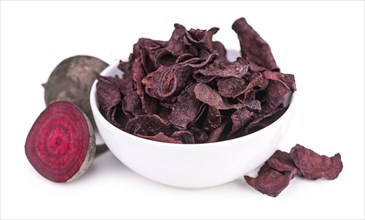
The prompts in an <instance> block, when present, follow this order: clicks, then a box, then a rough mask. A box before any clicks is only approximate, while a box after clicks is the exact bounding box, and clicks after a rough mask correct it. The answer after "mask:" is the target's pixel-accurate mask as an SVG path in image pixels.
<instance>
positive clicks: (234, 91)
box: [217, 77, 247, 98]
mask: <svg viewBox="0 0 365 220" xmlns="http://www.w3.org/2000/svg"><path fill="white" fill-rule="evenodd" d="M246 86H247V82H246V80H245V79H242V78H234V77H232V78H222V79H218V80H217V87H218V93H219V94H220V95H221V96H223V97H227V98H235V97H237V96H239V95H241V94H242V92H243V91H244V89H245V88H246Z"/></svg>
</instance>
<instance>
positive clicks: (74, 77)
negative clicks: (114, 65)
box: [43, 55, 108, 128]
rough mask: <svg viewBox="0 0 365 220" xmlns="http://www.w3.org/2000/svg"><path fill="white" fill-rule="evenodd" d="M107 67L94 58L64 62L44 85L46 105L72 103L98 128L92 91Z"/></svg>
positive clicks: (70, 58) (81, 58)
mask: <svg viewBox="0 0 365 220" xmlns="http://www.w3.org/2000/svg"><path fill="white" fill-rule="evenodd" d="M107 66H108V64H107V63H105V62H104V61H102V60H100V59H98V58H96V57H92V56H81V55H79V56H73V57H69V58H67V59H65V60H63V61H62V62H61V63H60V64H58V65H57V66H56V68H55V69H54V70H53V71H52V73H51V75H50V77H49V78H48V81H47V83H45V84H43V86H44V99H45V102H46V105H47V106H48V105H49V104H50V103H52V102H54V101H61V100H64V101H69V102H72V103H74V104H76V105H77V106H78V107H79V108H81V110H82V111H83V112H84V113H85V114H86V115H87V117H88V118H89V119H90V121H91V123H92V125H93V126H94V128H96V126H95V122H94V117H93V114H92V112H91V107H90V101H89V96H90V90H91V86H92V84H93V82H94V81H95V79H96V76H97V75H98V74H99V73H100V72H102V71H103V70H104V69H105V68H106V67H107Z"/></svg>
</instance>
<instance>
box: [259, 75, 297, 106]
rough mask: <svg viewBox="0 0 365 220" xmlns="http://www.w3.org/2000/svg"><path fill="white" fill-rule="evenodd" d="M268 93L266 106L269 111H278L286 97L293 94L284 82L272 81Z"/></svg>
mask: <svg viewBox="0 0 365 220" xmlns="http://www.w3.org/2000/svg"><path fill="white" fill-rule="evenodd" d="M266 93H267V98H266V103H265V104H266V106H267V107H268V108H269V109H276V108H278V107H279V105H281V104H284V100H285V97H286V96H287V95H288V94H290V93H291V92H290V89H289V87H287V86H286V85H285V84H284V83H283V82H281V81H272V80H270V82H269V85H268V86H267V89H266Z"/></svg>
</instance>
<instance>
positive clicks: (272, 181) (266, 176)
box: [244, 164, 291, 197]
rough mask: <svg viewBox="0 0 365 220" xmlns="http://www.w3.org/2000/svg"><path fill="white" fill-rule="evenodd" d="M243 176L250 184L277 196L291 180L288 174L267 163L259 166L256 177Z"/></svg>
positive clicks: (262, 191) (265, 192)
mask: <svg viewBox="0 0 365 220" xmlns="http://www.w3.org/2000/svg"><path fill="white" fill-rule="evenodd" d="M244 178H245V180H246V182H247V183H248V184H249V185H250V186H252V187H253V188H255V189H256V190H258V191H260V192H261V193H264V194H267V195H269V196H272V197H276V196H278V195H279V194H280V193H281V192H282V191H283V190H284V189H285V188H286V187H287V186H288V185H289V182H290V180H291V176H290V175H285V174H282V173H280V172H278V171H277V170H275V169H272V168H271V167H269V166H268V165H267V164H265V165H263V166H262V167H261V168H260V170H259V172H258V176H257V177H256V178H252V177H250V176H244Z"/></svg>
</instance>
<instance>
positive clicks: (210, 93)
mask: <svg viewBox="0 0 365 220" xmlns="http://www.w3.org/2000/svg"><path fill="white" fill-rule="evenodd" d="M194 93H195V97H196V98H197V99H198V100H200V101H202V102H204V103H205V104H208V105H209V106H212V107H214V108H216V109H219V110H221V109H224V110H227V109H232V108H240V107H242V105H240V104H238V105H231V104H229V103H228V102H227V101H226V100H224V99H223V98H222V96H221V95H219V93H218V92H217V91H216V90H214V89H212V88H211V87H209V86H207V85H206V84H203V83H198V84H196V86H195V88H194Z"/></svg>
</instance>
